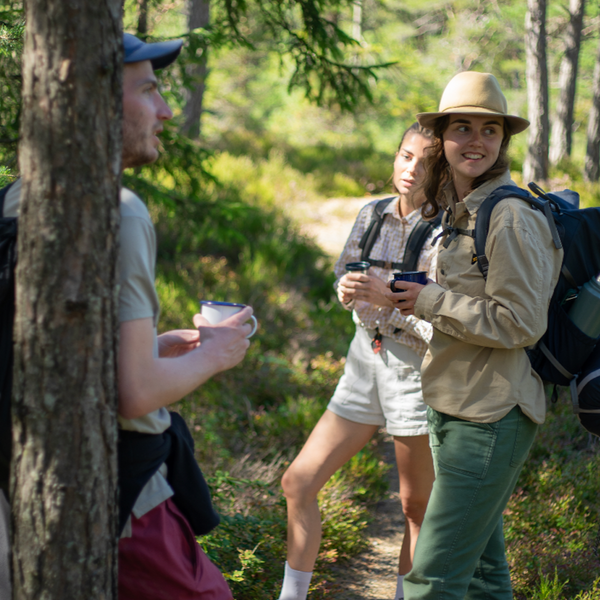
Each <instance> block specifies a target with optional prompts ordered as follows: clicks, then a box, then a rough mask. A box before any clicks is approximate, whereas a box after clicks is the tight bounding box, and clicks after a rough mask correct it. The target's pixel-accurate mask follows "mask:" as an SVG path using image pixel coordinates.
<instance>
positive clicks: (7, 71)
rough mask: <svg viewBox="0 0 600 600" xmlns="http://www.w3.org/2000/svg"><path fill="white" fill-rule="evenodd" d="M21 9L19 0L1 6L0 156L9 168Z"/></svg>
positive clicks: (17, 104)
mask: <svg viewBox="0 0 600 600" xmlns="http://www.w3.org/2000/svg"><path fill="white" fill-rule="evenodd" d="M22 12H23V11H22V8H21V3H20V2H4V3H3V6H2V7H1V8H0V157H2V162H3V164H4V166H7V167H8V166H10V167H12V168H14V167H15V166H16V148H17V141H18V136H19V116H20V112H21V54H22V51H23V36H24V27H25V26H24V22H23V19H22Z"/></svg>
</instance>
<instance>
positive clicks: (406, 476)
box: [394, 435, 435, 575]
mask: <svg viewBox="0 0 600 600" xmlns="http://www.w3.org/2000/svg"><path fill="white" fill-rule="evenodd" d="M394 445H395V447H396V464H397V465H398V475H399V476H400V500H401V502H402V510H403V511H404V516H405V517H406V527H405V532H404V540H403V541H402V548H401V549H400V559H399V562H398V571H399V573H400V575H406V573H408V572H409V571H410V570H411V568H412V559H413V556H414V554H415V545H416V543H417V537H418V536H419V531H420V529H421V524H422V523H423V517H424V516H425V509H426V508H427V501H428V500H429V494H430V493H431V487H432V485H433V480H434V478H435V475H434V471H433V460H432V458H431V450H430V449H429V436H427V435H418V436H414V437H394Z"/></svg>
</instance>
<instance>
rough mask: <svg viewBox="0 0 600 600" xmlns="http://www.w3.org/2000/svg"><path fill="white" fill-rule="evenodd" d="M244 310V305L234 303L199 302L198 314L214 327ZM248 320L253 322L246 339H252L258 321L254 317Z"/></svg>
mask: <svg viewBox="0 0 600 600" xmlns="http://www.w3.org/2000/svg"><path fill="white" fill-rule="evenodd" d="M243 308H246V305H245V304H235V303H234V302H216V301H214V300H201V301H200V314H201V315H202V316H203V317H204V318H205V319H206V320H207V321H208V322H209V323H210V324H211V325H216V324H217V323H220V322H221V321H224V320H225V319H227V318H229V317H231V316H233V315H235V314H236V313H239V312H240V310H242V309H243ZM250 318H251V319H252V322H253V327H252V331H251V332H250V333H249V334H248V335H247V336H246V337H247V338H250V337H252V336H253V335H254V334H255V333H256V328H257V327H258V321H257V320H256V317H255V316H254V315H251V316H250Z"/></svg>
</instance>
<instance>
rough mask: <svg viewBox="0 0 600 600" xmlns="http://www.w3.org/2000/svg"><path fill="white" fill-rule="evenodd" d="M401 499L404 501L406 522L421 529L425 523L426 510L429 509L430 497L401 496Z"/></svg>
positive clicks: (403, 508)
mask: <svg viewBox="0 0 600 600" xmlns="http://www.w3.org/2000/svg"><path fill="white" fill-rule="evenodd" d="M400 499H401V501H402V512H403V513H404V516H405V517H406V520H407V521H410V522H411V523H414V524H415V525H418V526H419V527H420V526H421V524H422V523H423V517H424V516H425V510H426V509H427V501H428V500H429V496H425V497H415V496H407V497H402V496H401V498H400Z"/></svg>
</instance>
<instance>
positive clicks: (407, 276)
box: [390, 271, 427, 293]
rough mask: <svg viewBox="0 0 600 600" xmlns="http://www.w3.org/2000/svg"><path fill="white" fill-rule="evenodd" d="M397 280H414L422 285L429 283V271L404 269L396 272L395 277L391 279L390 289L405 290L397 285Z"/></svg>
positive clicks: (395, 290)
mask: <svg viewBox="0 0 600 600" xmlns="http://www.w3.org/2000/svg"><path fill="white" fill-rule="evenodd" d="M397 281H413V282H414V283H420V284H421V285H427V271H404V272H402V273H394V279H392V280H391V281H390V290H392V292H394V293H395V292H403V291H404V290H402V289H400V288H397V287H396V282H397Z"/></svg>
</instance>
